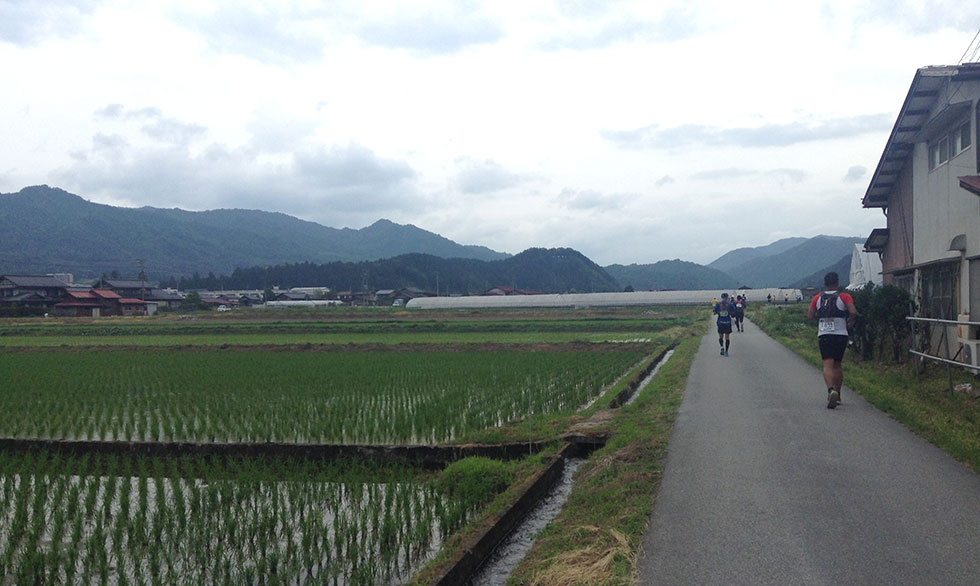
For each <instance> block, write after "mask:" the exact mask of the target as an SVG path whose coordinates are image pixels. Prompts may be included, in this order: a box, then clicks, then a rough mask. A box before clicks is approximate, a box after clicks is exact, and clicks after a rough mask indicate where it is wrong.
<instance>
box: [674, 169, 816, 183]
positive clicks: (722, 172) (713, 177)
mask: <svg viewBox="0 0 980 586" xmlns="http://www.w3.org/2000/svg"><path fill="white" fill-rule="evenodd" d="M759 177H768V178H770V179H776V180H777V181H780V182H785V181H790V182H792V183H801V182H802V181H803V180H805V179H806V177H807V174H806V172H805V171H802V170H800V169H769V170H765V171H759V170H755V169H737V168H729V169H711V170H708V171H699V172H697V173H694V174H692V175H691V179H694V180H696V181H732V180H738V179H753V178H759Z"/></svg>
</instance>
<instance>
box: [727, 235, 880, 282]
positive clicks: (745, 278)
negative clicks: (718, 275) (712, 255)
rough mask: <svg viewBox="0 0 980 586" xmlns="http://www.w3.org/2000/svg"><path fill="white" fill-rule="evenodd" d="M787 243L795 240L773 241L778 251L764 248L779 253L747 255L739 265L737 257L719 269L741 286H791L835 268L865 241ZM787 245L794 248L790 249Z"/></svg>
mask: <svg viewBox="0 0 980 586" xmlns="http://www.w3.org/2000/svg"><path fill="white" fill-rule="evenodd" d="M786 240H791V241H794V240H796V239H785V240H780V241H777V242H774V243H773V244H778V245H779V246H777V247H775V248H772V247H773V244H770V245H769V247H761V248H762V249H765V251H766V252H769V253H771V252H772V251H773V250H780V251H779V252H776V253H771V254H763V255H753V254H748V255H745V256H743V257H742V258H743V259H744V260H741V262H738V259H737V258H736V259H734V260H732V258H731V257H729V261H728V262H727V263H725V266H723V267H719V268H721V270H724V271H725V272H726V273H728V274H729V275H731V276H733V277H735V279H737V280H738V281H739V283H740V284H741V285H747V286H749V287H790V286H791V285H792V284H793V283H796V282H797V281H799V280H801V279H803V278H804V277H807V276H809V275H811V274H813V273H814V272H818V271H820V270H822V269H824V268H826V267H829V266H832V265H836V263H837V262H839V261H840V259H841V257H843V256H849V255H850V254H851V253H852V251H853V249H854V245H855V244H857V243H862V242H864V238H860V237H845V236H814V237H813V238H807V239H804V240H803V241H802V242H798V243H796V242H791V243H787V242H786ZM787 244H792V245H791V246H787ZM729 254H731V253H729ZM722 258H724V256H723V257H722ZM719 260H721V259H719ZM717 262H718V261H717V260H716V261H714V262H712V263H711V264H710V265H709V266H712V265H715V264H716V263H717Z"/></svg>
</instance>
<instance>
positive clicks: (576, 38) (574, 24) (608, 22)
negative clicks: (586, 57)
mask: <svg viewBox="0 0 980 586" xmlns="http://www.w3.org/2000/svg"><path fill="white" fill-rule="evenodd" d="M559 9H560V12H561V14H562V15H563V16H564V17H566V23H565V24H566V26H565V27H563V28H565V29H566V30H565V32H563V33H562V34H560V35H556V36H554V37H552V38H549V39H547V40H545V41H544V42H542V43H541V45H540V46H541V48H542V49H545V50H563V49H568V50H573V51H588V50H593V49H604V48H606V47H610V46H613V45H616V44H620V43H631V42H641V43H669V42H672V41H680V40H683V39H688V38H691V37H693V36H694V35H695V34H696V33H697V32H698V26H697V23H698V18H697V15H696V13H695V11H694V9H693V8H690V7H687V6H684V7H678V8H671V9H668V10H666V11H664V13H663V14H662V15H660V17H659V18H656V19H650V18H644V17H641V16H638V15H635V14H630V13H629V12H630V11H629V9H628V8H627V7H623V6H615V7H614V6H609V5H607V4H605V3H595V2H563V3H561V4H559Z"/></svg>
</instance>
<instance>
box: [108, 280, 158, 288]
mask: <svg viewBox="0 0 980 586" xmlns="http://www.w3.org/2000/svg"><path fill="white" fill-rule="evenodd" d="M102 283H104V284H106V285H108V286H110V287H112V288H114V289H150V288H151V285H150V282H149V281H139V280H136V281H133V280H127V279H102Z"/></svg>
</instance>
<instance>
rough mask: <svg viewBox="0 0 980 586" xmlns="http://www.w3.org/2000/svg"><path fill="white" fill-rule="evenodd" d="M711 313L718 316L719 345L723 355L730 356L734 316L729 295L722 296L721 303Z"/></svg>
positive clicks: (723, 294)
mask: <svg viewBox="0 0 980 586" xmlns="http://www.w3.org/2000/svg"><path fill="white" fill-rule="evenodd" d="M711 313H712V314H713V315H717V316H718V321H717V324H718V345H719V346H721V355H722V356H728V347H729V346H730V345H731V343H732V341H731V339H730V338H729V337H730V336H731V333H732V316H731V304H730V303H729V301H728V293H722V294H721V301H719V302H718V303H716V304H715V307H714V309H713V310H711Z"/></svg>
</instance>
